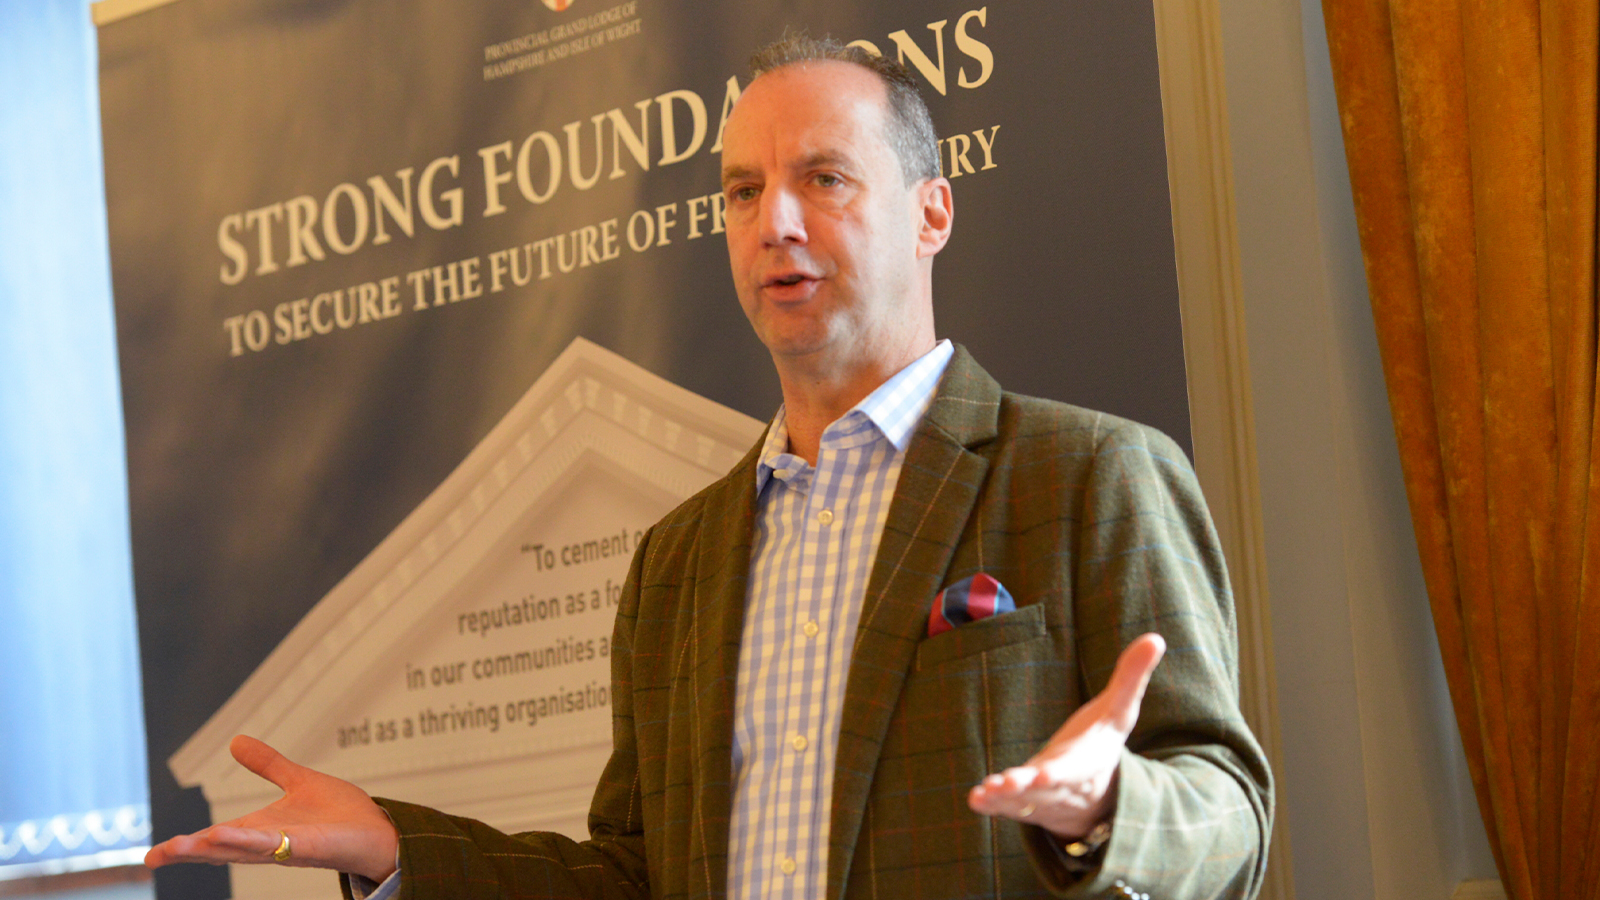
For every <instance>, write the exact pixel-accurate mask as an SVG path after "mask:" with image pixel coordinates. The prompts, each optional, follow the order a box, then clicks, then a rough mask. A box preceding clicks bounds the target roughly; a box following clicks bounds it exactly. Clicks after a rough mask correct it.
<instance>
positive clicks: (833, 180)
mask: <svg viewBox="0 0 1600 900" xmlns="http://www.w3.org/2000/svg"><path fill="white" fill-rule="evenodd" d="M816 182H817V186H818V187H838V186H839V185H841V184H843V183H844V182H843V180H842V179H840V178H839V176H837V175H830V174H828V173H827V172H823V173H821V174H819V175H818V176H817V178H816Z"/></svg>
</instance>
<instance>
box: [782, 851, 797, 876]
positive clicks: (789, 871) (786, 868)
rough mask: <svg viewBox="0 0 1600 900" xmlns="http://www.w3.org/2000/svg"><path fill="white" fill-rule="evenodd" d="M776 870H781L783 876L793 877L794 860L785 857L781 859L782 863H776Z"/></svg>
mask: <svg viewBox="0 0 1600 900" xmlns="http://www.w3.org/2000/svg"><path fill="white" fill-rule="evenodd" d="M778 868H780V869H782V870H783V874H785V875H793V874H794V859H792V858H791V857H788V856H785V857H784V858H783V862H780V863H778Z"/></svg>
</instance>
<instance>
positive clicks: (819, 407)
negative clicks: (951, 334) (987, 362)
mask: <svg viewBox="0 0 1600 900" xmlns="http://www.w3.org/2000/svg"><path fill="white" fill-rule="evenodd" d="M935 343H936V342H935V341H934V339H933V336H932V335H931V334H930V335H928V336H927V339H926V341H920V340H919V341H918V342H916V343H915V344H912V345H909V346H908V347H907V348H906V349H905V350H903V351H902V352H899V353H896V354H893V355H890V356H885V357H881V358H879V359H876V360H873V361H872V362H871V363H870V364H866V365H858V366H853V367H850V368H848V369H844V368H841V369H839V370H836V371H823V370H819V369H817V368H815V367H802V366H795V365H789V366H785V365H784V364H783V363H782V362H781V361H780V362H779V365H778V381H779V382H780V384H781V385H782V388H783V409H784V421H785V424H786V425H787V427H788V430H789V452H790V453H793V454H794V455H796V456H798V457H800V458H801V459H804V460H805V461H806V462H807V463H809V464H811V465H816V463H817V451H818V448H819V447H820V445H821V443H822V432H823V430H825V429H826V428H827V427H828V426H829V425H831V424H833V423H834V422H835V421H837V420H838V419H839V417H840V416H843V415H844V414H845V413H847V412H849V411H850V410H851V409H852V408H853V407H855V405H856V404H857V403H860V402H861V401H862V400H864V399H866V398H867V396H868V395H870V394H871V393H872V392H873V391H875V390H877V389H878V387H879V386H881V385H882V384H883V383H884V382H886V381H888V380H889V379H890V378H893V377H894V376H895V374H896V373H898V372H899V371H900V370H901V369H904V368H905V367H906V366H909V365H911V363H913V362H915V361H916V360H918V359H919V358H921V357H922V356H923V355H924V354H926V353H927V352H928V351H929V350H932V349H933V347H934V344H935Z"/></svg>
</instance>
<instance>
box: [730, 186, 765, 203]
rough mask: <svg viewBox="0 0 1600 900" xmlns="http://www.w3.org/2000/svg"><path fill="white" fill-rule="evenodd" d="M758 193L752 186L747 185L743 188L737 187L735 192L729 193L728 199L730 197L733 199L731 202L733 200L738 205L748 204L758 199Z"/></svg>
mask: <svg viewBox="0 0 1600 900" xmlns="http://www.w3.org/2000/svg"><path fill="white" fill-rule="evenodd" d="M757 193H758V192H757V191H756V189H755V188H754V187H752V186H750V185H748V184H747V185H743V186H741V187H736V188H734V189H733V190H731V191H729V192H728V197H729V199H731V200H733V201H735V202H738V203H747V202H749V201H751V200H754V199H755V198H756V194H757Z"/></svg>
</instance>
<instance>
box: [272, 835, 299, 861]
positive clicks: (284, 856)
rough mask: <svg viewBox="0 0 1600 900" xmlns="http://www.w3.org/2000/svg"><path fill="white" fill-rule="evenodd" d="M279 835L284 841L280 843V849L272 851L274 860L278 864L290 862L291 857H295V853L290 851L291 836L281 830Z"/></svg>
mask: <svg viewBox="0 0 1600 900" xmlns="http://www.w3.org/2000/svg"><path fill="white" fill-rule="evenodd" d="M278 834H279V835H280V836H282V838H283V840H282V841H280V842H279V843H278V849H276V850H274V851H272V858H273V859H275V860H277V861H278V862H288V861H289V857H291V856H294V851H293V850H290V849H289V835H288V833H286V832H285V831H283V829H281V828H280V829H279V830H278Z"/></svg>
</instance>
